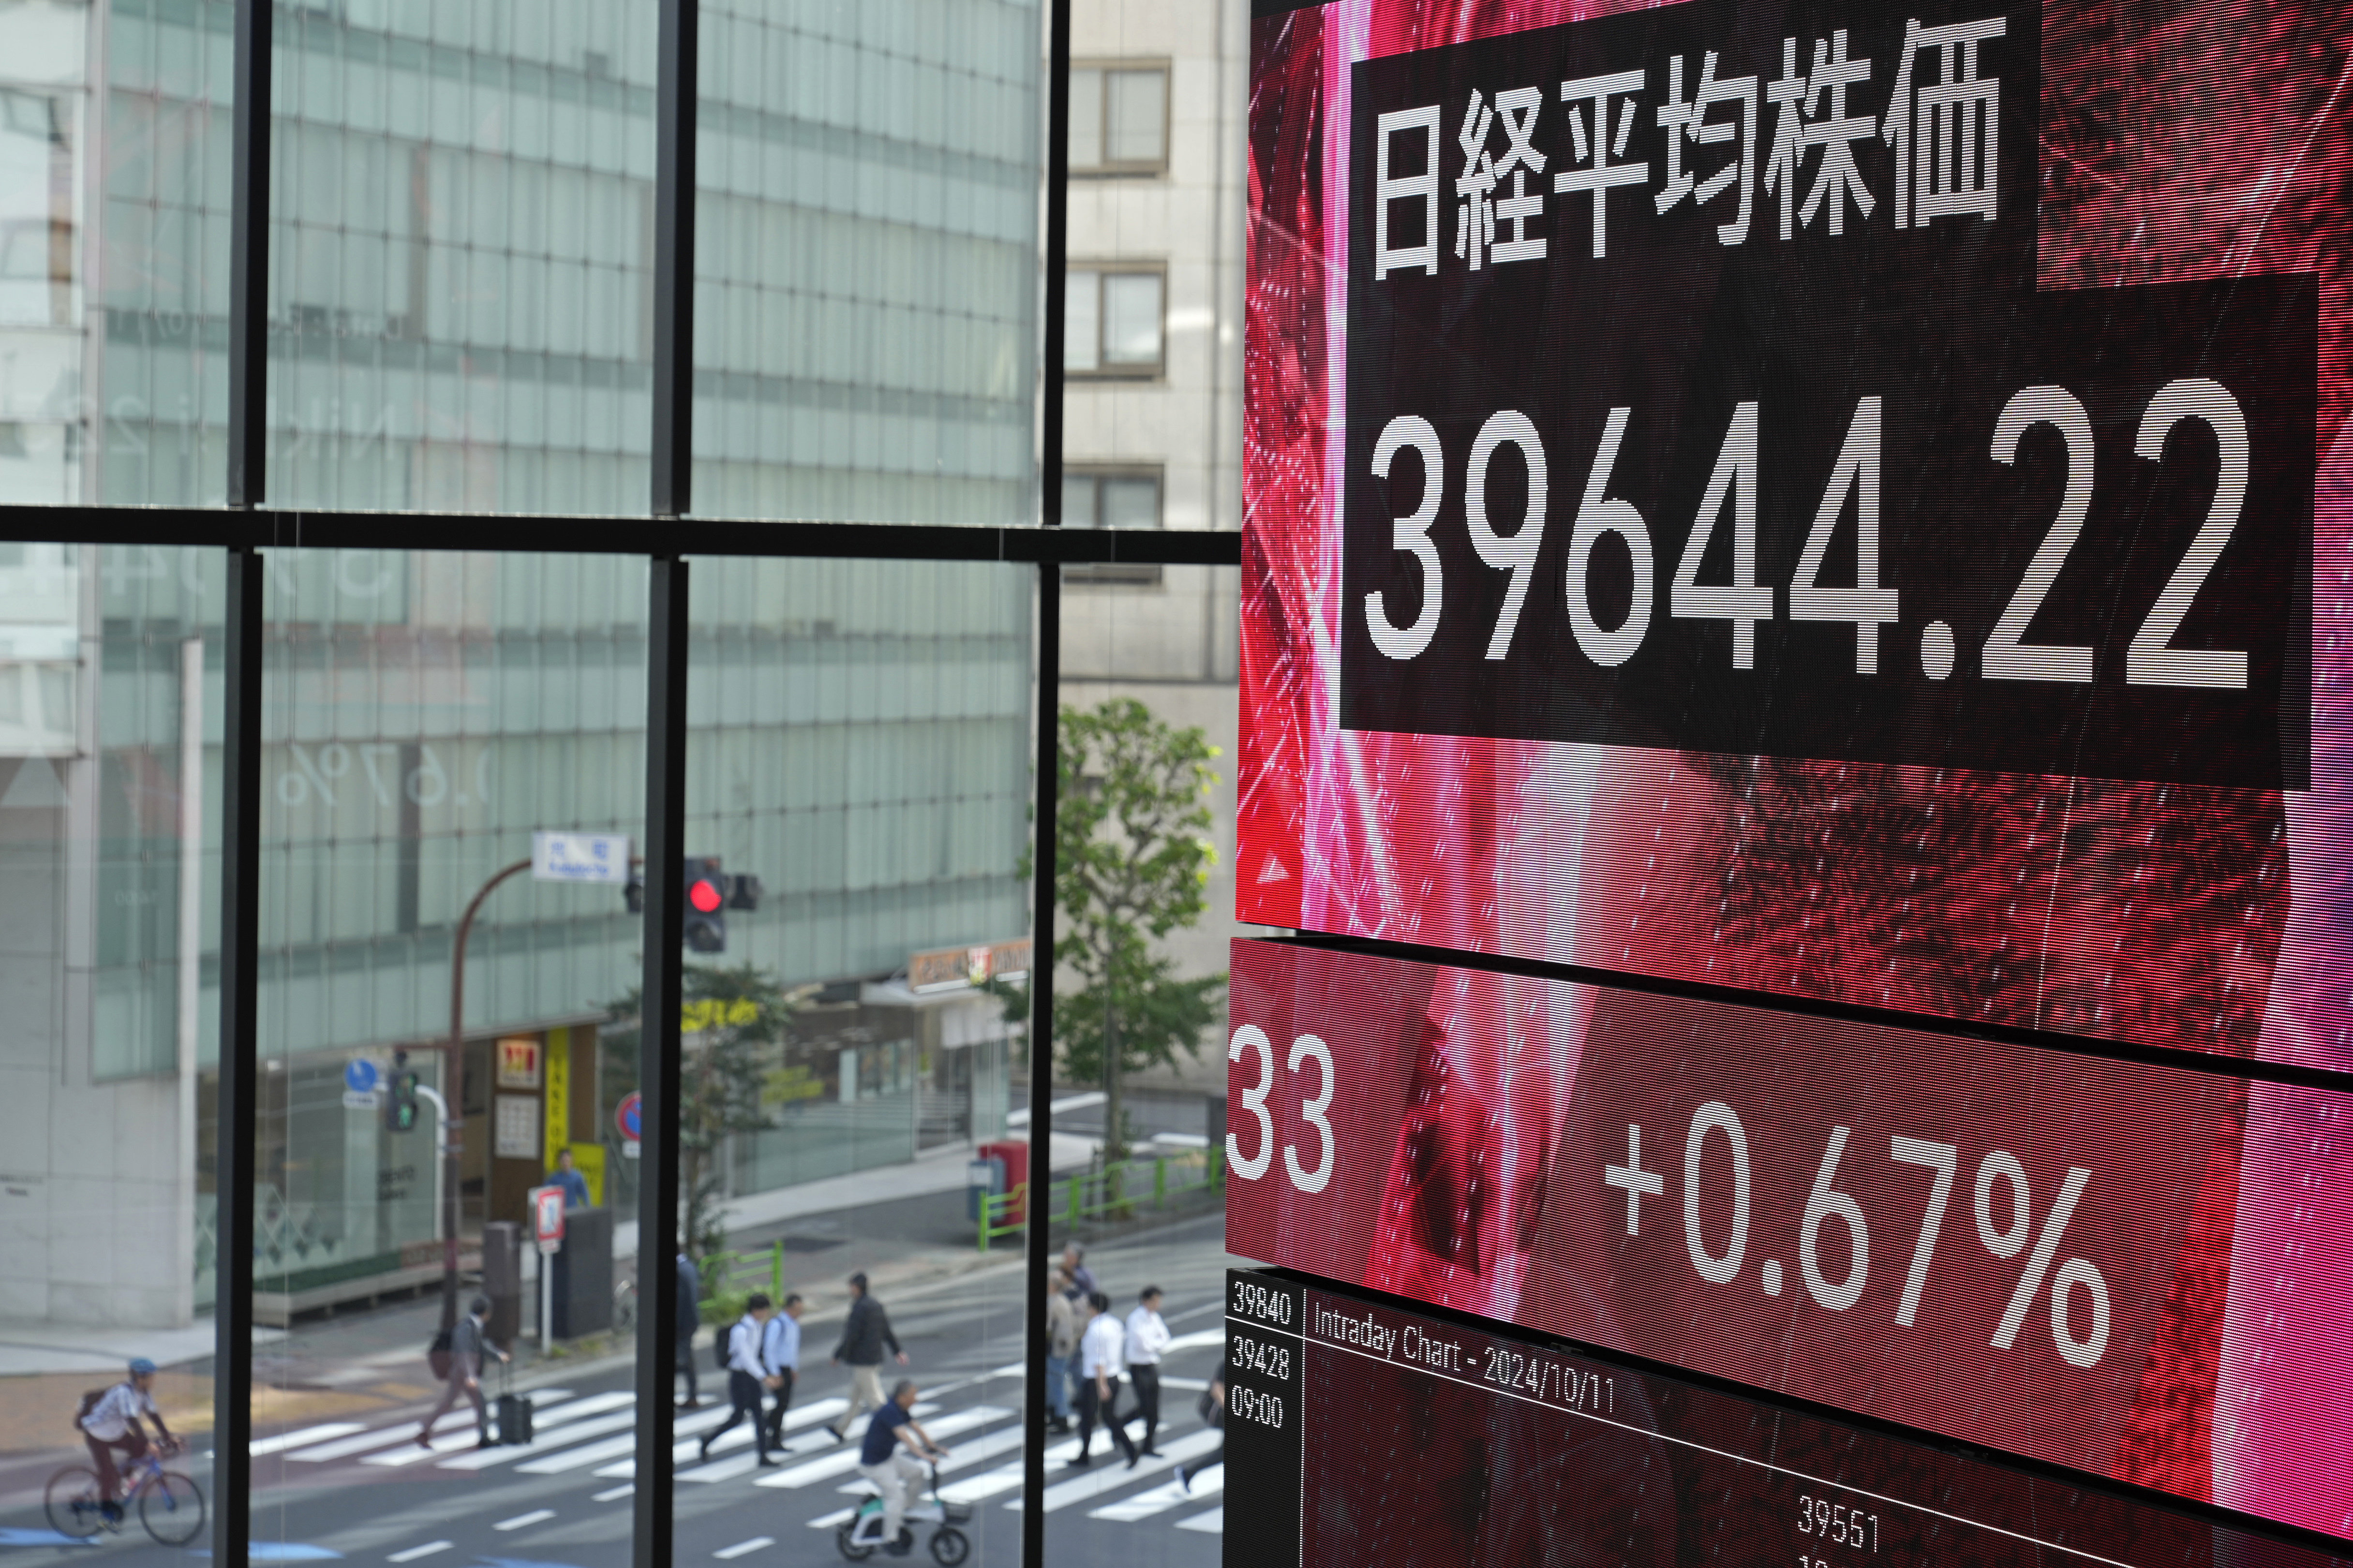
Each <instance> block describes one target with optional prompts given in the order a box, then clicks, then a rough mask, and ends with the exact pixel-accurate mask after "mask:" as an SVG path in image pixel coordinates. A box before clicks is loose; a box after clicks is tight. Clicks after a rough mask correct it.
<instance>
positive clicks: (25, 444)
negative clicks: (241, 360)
mask: <svg viewBox="0 0 2353 1568" xmlns="http://www.w3.org/2000/svg"><path fill="white" fill-rule="evenodd" d="M226 16H227V8H226V7H224V6H218V5H212V6H206V5H161V4H157V3H155V0H114V3H112V4H111V5H104V6H100V5H68V4H32V5H10V6H7V7H5V8H0V356H5V361H6V363H7V367H8V368H7V374H5V376H0V502H5V503H8V504H12V505H46V506H56V505H71V504H79V503H88V502H94V501H107V502H113V503H133V504H135V503H142V502H145V503H173V504H182V505H186V504H201V503H205V502H211V503H214V504H218V502H219V500H220V499H221V492H222V486H223V483H224V479H223V475H224V463H225V457H224V447H223V439H222V437H223V429H224V421H225V419H226V417H227V409H226V398H227V360H226V358H225V355H224V350H225V348H226V344H227V311H228V226H227V219H228V203H229V192H228V181H227V153H228V119H227V107H228V100H229V91H230V79H229V60H228V51H227V47H225V40H226V33H225V31H222V30H218V29H216V28H215V27H214V26H211V22H212V21H213V20H214V19H216V17H217V18H225V17H226ZM225 26H226V23H225V21H223V23H222V27H223V28H225ZM101 75H102V77H103V80H102V81H101V80H100V77H101Z"/></svg>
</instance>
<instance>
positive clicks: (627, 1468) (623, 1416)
mask: <svg viewBox="0 0 2353 1568" xmlns="http://www.w3.org/2000/svg"><path fill="white" fill-rule="evenodd" d="M1180 1343H1181V1342H1180ZM1187 1348H1189V1347H1187ZM1006 1372H1007V1373H1018V1368H1008V1369H1006ZM1188 1381H1190V1380H1180V1379H1176V1378H1164V1379H1163V1384H1164V1386H1176V1385H1177V1384H1180V1383H1183V1382H1188ZM1018 1391H1019V1381H1018V1376H1011V1375H1000V1374H998V1373H982V1374H979V1375H977V1376H975V1377H972V1378H969V1379H965V1380H964V1381H962V1382H956V1383H950V1384H946V1385H944V1386H943V1387H942V1388H940V1389H939V1390H937V1391H936V1392H937V1393H938V1394H941V1395H943V1396H947V1395H955V1397H941V1398H935V1399H932V1400H929V1401H926V1402H925V1403H922V1404H918V1405H916V1406H915V1409H914V1416H915V1419H916V1420H917V1421H919V1422H921V1423H922V1424H923V1427H924V1429H925V1430H926V1431H927V1432H929V1433H930V1434H931V1436H932V1437H933V1439H934V1441H936V1442H938V1443H939V1444H941V1445H942V1446H943V1447H945V1448H946V1449H947V1450H948V1458H946V1459H944V1460H943V1461H942V1462H941V1463H940V1466H939V1471H940V1476H941V1479H942V1485H941V1488H940V1495H941V1496H942V1497H943V1498H944V1499H946V1500H949V1501H952V1502H958V1503H965V1504H980V1503H997V1504H999V1505H1000V1506H1002V1507H1004V1508H1008V1509H1013V1510H1018V1509H1019V1508H1020V1507H1021V1492H1022V1488H1023V1484H1024V1479H1025V1472H1024V1467H1023V1461H1022V1427H1021V1421H1020V1412H1019V1411H1018V1408H1016V1407H1015V1406H1014V1405H1011V1404H1005V1403H996V1402H993V1401H992V1400H990V1399H989V1398H988V1397H987V1395H988V1394H992V1393H994V1394H996V1396H997V1400H1002V1399H1003V1398H1004V1396H1005V1395H1006V1394H1008V1393H1010V1394H1016V1395H1017V1396H1018ZM532 1403H533V1421H532V1426H533V1436H532V1441H530V1442H528V1443H523V1444H517V1445H513V1446H501V1447H488V1448H486V1447H480V1446H479V1444H478V1439H477V1436H476V1432H475V1426H474V1415H473V1412H472V1411H471V1410H470V1409H468V1408H464V1407H462V1406H461V1407H460V1408H459V1409H457V1410H453V1411H450V1412H449V1413H448V1414H447V1415H443V1416H441V1417H440V1418H439V1419H438V1420H437V1421H436V1422H435V1423H434V1425H433V1428H432V1430H431V1432H430V1433H429V1434H427V1437H426V1440H425V1442H424V1443H422V1444H420V1443H418V1441H417V1436H418V1432H419V1421H418V1418H417V1416H416V1415H410V1416H408V1417H406V1418H405V1419H403V1420H398V1421H391V1422H385V1423H382V1424H380V1425H376V1426H368V1425H366V1424H365V1423H364V1422H361V1421H350V1420H346V1421H339V1422H332V1423H325V1424H322V1425H317V1426H307V1427H303V1428H301V1429H300V1430H297V1431H292V1432H286V1433H280V1434H275V1435H272V1436H265V1437H261V1438H258V1439H256V1440H255V1442H254V1445H253V1451H254V1454H255V1456H256V1457H257V1458H260V1457H262V1456H265V1455H267V1456H273V1457H274V1458H275V1459H276V1460H277V1462H279V1463H281V1464H285V1465H288V1466H309V1467H330V1466H348V1467H351V1468H352V1469H353V1479H359V1477H360V1476H363V1475H365V1474H367V1473H368V1472H369V1471H370V1470H375V1471H383V1470H397V1471H407V1472H409V1473H411V1474H413V1475H417V1476H420V1477H421V1476H429V1475H433V1474H436V1473H441V1472H447V1473H448V1474H449V1476H450V1478H451V1479H459V1478H462V1477H470V1476H473V1475H479V1474H482V1473H484V1472H492V1473H504V1474H508V1475H512V1476H516V1477H524V1476H529V1477H539V1478H552V1479H554V1481H555V1484H556V1485H557V1486H558V1487H562V1486H564V1485H565V1484H566V1482H567V1481H569V1480H570V1479H572V1478H575V1477H576V1478H577V1479H579V1480H582V1481H586V1482H588V1483H589V1484H590V1489H592V1490H593V1501H595V1502H598V1503H604V1502H609V1501H610V1500H613V1499H617V1498H620V1497H626V1496H627V1495H628V1493H629V1491H630V1490H631V1489H632V1488H631V1486H630V1485H628V1483H629V1482H631V1481H632V1480H633V1479H634V1477H635V1474H636V1469H637V1458H636V1448H637V1440H638V1435H637V1432H636V1429H635V1428H636V1426H637V1395H636V1394H635V1393H634V1392H633V1391H630V1390H628V1389H616V1390H610V1391H606V1392H598V1393H581V1392H578V1391H575V1390H573V1389H567V1388H540V1389H534V1390H533V1391H532ZM1169 1403H1170V1405H1171V1406H1172V1407H1173V1406H1177V1405H1178V1404H1179V1402H1178V1401H1177V1400H1171V1401H1170V1402H1169ZM1187 1403H1189V1402H1187ZM848 1408H849V1402H848V1401H847V1400H845V1399H842V1398H839V1397H828V1398H823V1399H813V1400H810V1401H808V1402H807V1403H805V1404H801V1405H796V1406H795V1407H794V1408H793V1409H792V1410H791V1411H789V1412H788V1413H787V1415H786V1420H785V1431H784V1437H783V1446H782V1447H781V1448H778V1449H775V1450H772V1451H771V1456H770V1465H769V1467H768V1468H765V1469H764V1468H761V1466H760V1463H759V1456H758V1452H757V1448H756V1446H755V1442H754V1433H753V1430H752V1426H751V1424H750V1422H749V1421H748V1420H746V1421H743V1422H739V1423H737V1424H736V1425H735V1426H733V1428H731V1429H730V1430H728V1431H726V1432H723V1433H722V1432H719V1431H718V1428H719V1427H721V1426H723V1425H725V1423H726V1421H727V1418H728V1414H729V1413H728V1411H727V1410H726V1409H725V1408H724V1407H716V1408H704V1409H700V1410H693V1411H680V1412H679V1413H678V1414H677V1415H676V1417H675V1419H674V1421H673V1425H672V1434H673V1446H672V1448H671V1459H672V1462H673V1463H674V1465H675V1467H676V1470H675V1475H676V1478H677V1480H678V1482H679V1483H680V1484H681V1485H682V1486H698V1487H719V1486H725V1485H729V1484H748V1485H749V1486H752V1487H756V1488H758V1489H761V1490H762V1491H763V1492H766V1493H769V1494H772V1495H773V1494H776V1493H782V1494H785V1497H781V1498H778V1499H777V1500H778V1501H784V1500H786V1499H788V1498H790V1497H792V1496H796V1495H807V1496H812V1497H816V1496H822V1495H824V1494H826V1493H832V1494H834V1495H836V1496H838V1497H840V1498H843V1499H844V1500H847V1501H848V1503H849V1506H847V1507H842V1506H838V1505H837V1506H833V1507H829V1508H828V1507H822V1506H821V1507H820V1509H819V1510H818V1513H817V1516H816V1517H815V1518H812V1519H809V1520H808V1521H807V1526H808V1528H810V1529H815V1530H831V1529H833V1528H834V1527H835V1526H837V1525H839V1524H840V1523H841V1522H842V1521H845V1520H847V1519H849V1518H850V1517H852V1516H853V1515H854V1514H855V1512H856V1510H857V1507H858V1503H857V1501H856V1500H858V1499H860V1498H863V1497H865V1496H868V1495H871V1493H872V1491H873V1489H874V1488H873V1486H872V1484H871V1482H869V1481H868V1480H867V1479H865V1478H864V1477H862V1476H860V1474H858V1448H857V1446H856V1445H855V1444H852V1443H843V1442H841V1441H840V1440H839V1439H838V1438H836V1437H835V1436H834V1435H833V1433H832V1432H831V1431H830V1430H828V1427H827V1426H826V1424H827V1423H828V1422H831V1421H834V1420H836V1419H838V1418H839V1417H840V1415H842V1414H843V1413H844V1412H845V1411H847V1410H848ZM1171 1414H1172V1415H1174V1416H1175V1417H1176V1419H1175V1420H1174V1421H1172V1422H1171V1427H1172V1428H1174V1427H1178V1426H1182V1427H1187V1428H1190V1429H1189V1430H1164V1432H1163V1434H1162V1436H1161V1438H1160V1452H1159V1454H1158V1455H1156V1456H1155V1457H1152V1458H1145V1459H1143V1460H1142V1461H1141V1462H1139V1463H1138V1464H1137V1465H1136V1466H1135V1467H1134V1468H1132V1469H1131V1468H1127V1467H1126V1465H1125V1464H1124V1460H1123V1458H1121V1457H1120V1456H1118V1455H1117V1454H1116V1453H1115V1452H1113V1451H1112V1448H1111V1446H1110V1445H1108V1444H1106V1443H1105V1442H1104V1440H1103V1435H1100V1434H1099V1435H1098V1437H1097V1443H1096V1449H1095V1462H1094V1465H1093V1467H1092V1468H1087V1469H1083V1470H1073V1469H1071V1468H1069V1467H1070V1461H1071V1460H1072V1459H1073V1458H1076V1457H1077V1454H1078V1444H1077V1441H1076V1440H1075V1439H1064V1440H1061V1441H1058V1442H1055V1443H1053V1444H1051V1445H1050V1447H1048V1448H1047V1450H1046V1464H1047V1469H1048V1477H1049V1479H1048V1483H1047V1486H1046V1489H1045V1491H1044V1493H1043V1503H1044V1507H1045V1509H1046V1510H1047V1511H1048V1512H1050V1513H1057V1512H1061V1511H1063V1510H1076V1511H1077V1512H1080V1513H1082V1514H1083V1515H1084V1516H1085V1517H1087V1518H1089V1519H1092V1520H1098V1521H1103V1522H1106V1523H1111V1524H1120V1525H1134V1524H1145V1523H1150V1522H1155V1521H1156V1522H1157V1523H1160V1524H1163V1525H1167V1526H1172V1527H1174V1528H1176V1529H1179V1530H1185V1531H1194V1532H1198V1533H1208V1534H1213V1535H1214V1534H1219V1533H1222V1531H1223V1529H1224V1517H1225V1510H1224V1508H1223V1506H1222V1503H1221V1501H1220V1499H1221V1496H1222V1493H1223V1490H1224V1485H1225V1469H1224V1467H1223V1466H1222V1465H1219V1464H1215V1463H1212V1464H1210V1465H1208V1468H1205V1469H1202V1470H1200V1471H1198V1473H1195V1474H1192V1475H1190V1476H1189V1478H1187V1477H1186V1476H1185V1475H1184V1474H1183V1472H1182V1471H1181V1470H1180V1467H1187V1466H1191V1465H1196V1464H1198V1463H1200V1462H1201V1461H1202V1460H1203V1459H1205V1458H1208V1457H1210V1456H1212V1455H1213V1454H1214V1453H1215V1452H1216V1450H1217V1449H1218V1448H1219V1444H1220V1441H1221V1439H1222V1436H1223V1435H1222V1434H1221V1433H1219V1432H1217V1431H1214V1430H1210V1429H1208V1428H1203V1427H1199V1426H1196V1425H1195V1424H1194V1422H1193V1419H1192V1416H1191V1414H1190V1412H1189V1410H1183V1409H1172V1411H1171ZM706 1439H710V1440H711V1446H710V1448H709V1450H708V1452H705V1450H704V1448H703V1443H704V1441H705V1440H706ZM313 1473H315V1472H313ZM387 1479H389V1478H387ZM1187 1479H1189V1482H1190V1484H1189V1485H1187V1484H1186V1481H1187ZM612 1482H620V1483H623V1484H621V1485H611V1484H608V1483H612ZM754 1495H758V1494H754V1493H747V1494H746V1498H745V1500H746V1501H747V1502H748V1501H749V1500H751V1497H753V1496H754ZM586 1500H590V1499H584V1501H586ZM550 1501H551V1503H552V1504H553V1503H555V1502H556V1501H557V1500H550ZM1205 1504H1207V1505H1209V1506H1208V1507H1207V1508H1206V1509H1205V1508H1204V1507H1203V1506H1202V1505H1205ZM560 1513H561V1509H560V1507H553V1508H551V1509H549V1510H531V1511H529V1512H526V1513H523V1514H520V1515H517V1516H515V1517H514V1518H512V1519H508V1520H502V1521H500V1522H499V1524H498V1525H497V1528H499V1529H501V1530H512V1531H522V1530H526V1529H529V1528H530V1527H532V1526H533V1525H534V1524H537V1523H540V1522H542V1521H544V1520H551V1519H554V1518H557V1517H559V1516H560ZM771 1528H774V1527H773V1526H772V1527H771ZM447 1544H448V1543H447V1542H418V1543H416V1544H406V1543H404V1551H403V1552H400V1553H395V1554H393V1555H392V1556H391V1557H390V1558H389V1559H388V1560H389V1561H392V1562H396V1563H397V1562H407V1561H412V1560H416V1559H417V1558H421V1557H423V1556H426V1555H429V1554H432V1553H434V1552H438V1551H440V1550H443V1549H445V1548H446V1547H447ZM760 1544H761V1545H762V1546H766V1545H770V1544H773V1542H771V1541H768V1540H765V1538H764V1539H762V1541H761V1542H760ZM728 1550H729V1551H734V1550H735V1549H734V1548H732V1547H731V1548H729V1549H728ZM750 1550H752V1548H750V1547H748V1546H747V1547H746V1548H745V1551H746V1552H749V1551H750Z"/></svg>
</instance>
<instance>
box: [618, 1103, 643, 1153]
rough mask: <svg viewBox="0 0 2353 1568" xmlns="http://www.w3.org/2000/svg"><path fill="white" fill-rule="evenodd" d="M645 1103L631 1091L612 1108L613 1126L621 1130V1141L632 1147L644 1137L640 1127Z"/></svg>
mask: <svg viewBox="0 0 2353 1568" xmlns="http://www.w3.org/2000/svg"><path fill="white" fill-rule="evenodd" d="M645 1103H646V1102H645V1097H644V1096H643V1095H640V1094H639V1093H638V1092H637V1090H635V1089H631V1090H630V1091H629V1092H628V1093H627V1094H625V1095H623V1096H622V1097H621V1103H620V1104H618V1105H617V1106H615V1107H614V1108H613V1125H614V1126H616V1127H617V1128H619V1129H620V1130H621V1137H622V1139H623V1141H624V1142H628V1143H630V1144H632V1145H634V1144H636V1142H638V1139H640V1138H642V1137H644V1136H645V1132H644V1130H643V1127H642V1125H641V1123H642V1121H643V1119H644V1115H645Z"/></svg>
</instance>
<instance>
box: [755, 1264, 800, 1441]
mask: <svg viewBox="0 0 2353 1568" xmlns="http://www.w3.org/2000/svg"><path fill="white" fill-rule="evenodd" d="M803 1310H805V1309H804V1307H803V1306H802V1303H801V1299H800V1297H799V1296H798V1295H791V1296H786V1298H785V1305H784V1309H783V1310H781V1311H779V1312H778V1313H777V1314H776V1316H775V1317H773V1318H770V1319H769V1320H768V1329H767V1338H766V1341H765V1355H764V1358H763V1359H765V1361H766V1362H767V1363H768V1397H769V1399H770V1400H771V1401H773V1403H772V1404H771V1405H769V1406H768V1447H771V1448H781V1447H784V1446H785V1412H786V1410H788V1409H790V1408H792V1403H793V1384H796V1383H797V1382H798V1381H800V1375H801V1313H802V1311H803Z"/></svg>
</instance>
